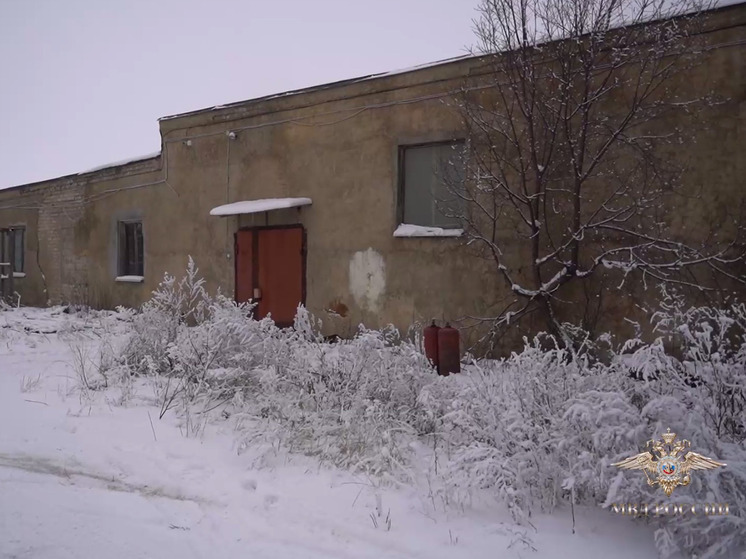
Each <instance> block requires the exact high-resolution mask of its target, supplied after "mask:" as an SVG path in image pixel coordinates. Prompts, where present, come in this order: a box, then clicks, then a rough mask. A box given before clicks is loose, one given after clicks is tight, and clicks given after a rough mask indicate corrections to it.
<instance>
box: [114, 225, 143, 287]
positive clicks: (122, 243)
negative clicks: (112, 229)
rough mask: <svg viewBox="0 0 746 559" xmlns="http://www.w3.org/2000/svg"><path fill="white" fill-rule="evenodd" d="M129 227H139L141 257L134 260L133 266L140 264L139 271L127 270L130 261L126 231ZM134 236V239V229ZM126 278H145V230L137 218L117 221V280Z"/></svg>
mask: <svg viewBox="0 0 746 559" xmlns="http://www.w3.org/2000/svg"><path fill="white" fill-rule="evenodd" d="M129 225H135V226H136V225H139V226H140V238H141V240H142V244H141V246H140V247H139V248H140V253H141V255H140V258H139V259H137V258H136V259H135V263H136V264H135V265H137V263H138V262H141V265H140V268H141V269H140V270H130V269H128V268H129V262H130V259H129V257H128V254H127V229H128V226H129ZM134 236H135V239H136V238H137V234H136V229H135V234H134ZM136 272H140V273H136ZM126 277H141V278H144V277H145V228H144V226H143V220H142V219H139V218H136V219H120V220H118V221H117V278H126Z"/></svg>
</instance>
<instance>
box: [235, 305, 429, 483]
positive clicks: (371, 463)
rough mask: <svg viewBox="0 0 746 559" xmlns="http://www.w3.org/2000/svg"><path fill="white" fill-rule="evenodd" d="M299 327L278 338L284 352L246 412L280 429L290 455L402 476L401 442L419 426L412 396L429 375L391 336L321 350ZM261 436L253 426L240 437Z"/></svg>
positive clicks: (374, 335) (363, 337) (373, 334)
mask: <svg viewBox="0 0 746 559" xmlns="http://www.w3.org/2000/svg"><path fill="white" fill-rule="evenodd" d="M299 317H300V315H299ZM304 322H305V321H304V320H300V321H299V320H296V327H295V328H294V329H293V330H292V331H288V332H286V333H283V336H284V337H283V339H282V345H283V346H284V351H278V352H277V353H276V354H275V355H276V356H277V358H276V359H275V360H274V362H272V363H270V364H269V366H268V367H266V368H265V369H264V370H263V372H262V373H261V374H260V375H259V376H258V381H259V387H258V390H257V392H256V395H255V397H256V401H255V403H254V405H252V406H249V408H248V410H247V411H248V413H254V414H255V416H256V417H260V418H262V419H263V420H264V422H266V423H269V424H273V425H274V426H275V427H277V426H279V427H280V430H281V434H282V437H283V440H284V442H285V444H286V445H287V446H288V447H289V448H290V449H292V450H294V451H297V452H303V453H306V454H312V455H316V456H319V457H320V458H322V459H323V460H326V461H329V462H331V463H334V464H336V465H339V466H343V467H348V468H352V469H354V470H357V471H364V472H367V473H371V474H379V475H382V474H386V475H388V474H391V473H396V474H397V475H402V474H404V473H405V470H406V468H405V467H404V466H405V464H406V462H407V457H406V454H407V453H408V452H409V450H408V448H409V447H408V445H407V444H406V443H408V442H410V441H411V440H413V439H414V437H415V436H416V435H417V432H418V430H420V429H421V428H423V427H424V426H425V424H426V421H425V418H424V416H423V409H422V407H421V405H420V403H419V401H418V397H419V393H420V391H421V389H422V387H423V386H424V385H426V384H427V383H428V382H431V380H432V378H433V373H432V371H431V368H430V366H429V365H428V363H427V362H426V360H425V358H424V356H423V355H422V354H421V353H420V352H419V351H418V350H417V349H416V348H415V347H414V346H413V345H411V344H410V343H408V342H404V341H402V340H400V339H399V338H398V334H397V333H396V331H395V330H393V329H387V330H382V331H375V330H365V329H361V330H360V332H359V333H358V335H357V336H356V337H355V338H354V339H352V340H342V341H340V342H338V343H336V344H327V343H324V342H323V341H321V340H320V339H319V337H318V336H315V335H311V336H309V332H313V329H310V328H308V325H307V324H304ZM299 323H300V324H299ZM265 430H266V425H265V424H263V423H258V424H256V423H255V424H253V426H252V428H251V429H247V430H246V432H245V436H246V437H247V438H248V439H249V440H251V439H252V438H254V437H257V436H261V434H262V433H263V432H265ZM271 432H273V433H277V431H276V430H271Z"/></svg>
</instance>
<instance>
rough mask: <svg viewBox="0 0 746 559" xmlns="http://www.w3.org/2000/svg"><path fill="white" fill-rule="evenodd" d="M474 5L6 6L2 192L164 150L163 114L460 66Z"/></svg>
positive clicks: (32, 0)
mask: <svg viewBox="0 0 746 559" xmlns="http://www.w3.org/2000/svg"><path fill="white" fill-rule="evenodd" d="M476 6H477V0H368V1H358V0H285V1H284V2H273V1H271V0H264V1H255V0H0V76H1V78H0V79H1V81H0V83H1V84H2V87H0V188H4V187H9V186H14V185H17V184H23V183H27V182H32V181H38V180H43V179H47V178H53V177H56V176H61V175H66V174H70V173H75V172H79V171H82V170H85V169H88V168H90V167H94V166H97V165H99V164H102V163H107V162H109V161H116V160H120V159H125V158H127V157H130V156H136V155H141V154H145V153H149V152H153V151H157V150H158V149H159V147H160V139H159V135H158V123H157V119H158V117H161V116H166V115H171V114H175V113H179V112H184V111H189V110H195V109H200V108H204V107H209V106H212V105H218V104H222V103H230V102H234V101H240V100H243V99H250V98H252V97H258V96H261V95H267V94H271V93H278V92H282V91H287V90H289V89H296V88H299V87H306V86H311V85H317V84H321V83H325V82H330V81H335V80H340V79H345V78H352V77H355V76H360V75H365V74H370V73H376V72H384V71H388V70H395V69H400V68H404V67H408V66H412V65H416V64H422V63H426V62H431V61H434V60H440V59H443V58H449V57H452V56H458V55H461V54H464V53H465V52H466V48H467V47H468V46H470V45H471V44H472V43H473V34H472V23H471V21H472V19H473V18H474V16H475V15H476V14H475V8H476Z"/></svg>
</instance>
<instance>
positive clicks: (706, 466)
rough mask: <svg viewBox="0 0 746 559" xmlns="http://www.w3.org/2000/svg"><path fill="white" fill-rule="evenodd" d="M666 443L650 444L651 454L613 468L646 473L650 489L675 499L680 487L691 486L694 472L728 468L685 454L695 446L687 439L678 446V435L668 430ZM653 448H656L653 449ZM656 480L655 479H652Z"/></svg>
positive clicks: (629, 459)
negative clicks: (657, 489)
mask: <svg viewBox="0 0 746 559" xmlns="http://www.w3.org/2000/svg"><path fill="white" fill-rule="evenodd" d="M661 439H663V442H659V441H655V440H650V441H648V443H647V445H646V446H647V447H648V448H650V450H646V451H645V452H641V453H640V454H638V455H636V456H631V457H630V458H627V459H626V460H622V461H621V462H617V463H616V464H612V466H617V467H619V468H622V469H623V470H642V471H643V473H644V474H645V477H646V478H647V480H648V485H650V486H654V485H660V487H661V489H663V492H664V493H665V494H666V496H667V497H670V496H671V493H673V490H674V489H676V486H678V485H683V486H686V485H689V482H691V480H692V478H691V475H690V472H691V471H693V470H714V469H715V468H719V467H721V466H725V464H723V463H722V462H718V461H717V460H713V459H712V458H707V456H702V455H701V454H697V453H696V452H691V451H689V452H687V453H686V454H684V455H683V456H682V453H683V452H684V451H685V450H686V449H688V448H689V447H690V446H691V443H690V442H689V441H687V440H686V439H682V440H681V441H679V442H674V440H675V439H676V433H672V432H671V429H668V431H667V432H666V433H664V434H663V435H661ZM651 447H652V448H651ZM651 475H652V476H654V477H651Z"/></svg>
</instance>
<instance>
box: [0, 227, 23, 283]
mask: <svg viewBox="0 0 746 559" xmlns="http://www.w3.org/2000/svg"><path fill="white" fill-rule="evenodd" d="M11 232H12V233H13V261H12V262H11V263H10V272H11V273H12V274H14V275H15V276H16V277H23V275H25V273H26V226H25V225H10V226H8V227H5V228H3V229H2V230H1V231H0V243H1V244H2V246H0V253H1V254H2V255H3V257H9V256H10V248H11V247H10V233H11ZM19 232H20V233H21V235H20V237H21V250H20V251H19V250H16V248H17V247H16V244H17V242H18V241H17V239H18V233H19ZM6 244H7V246H6ZM19 259H20V264H21V265H20V267H18V268H16V265H17V264H18V262H19Z"/></svg>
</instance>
